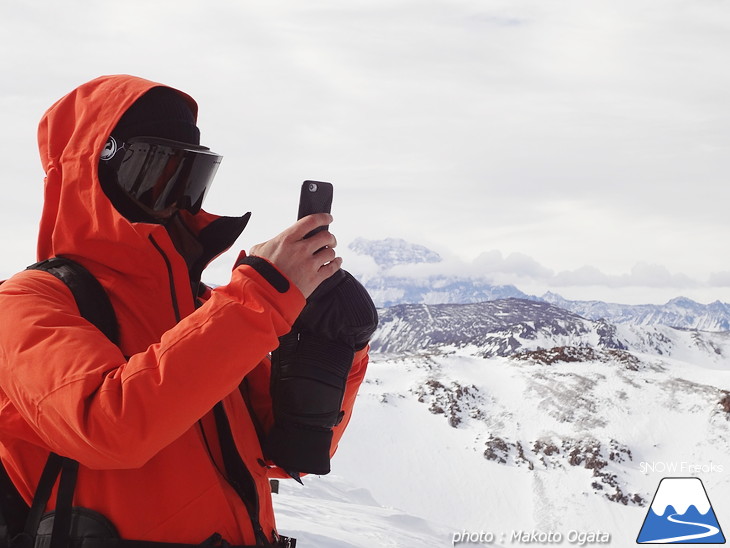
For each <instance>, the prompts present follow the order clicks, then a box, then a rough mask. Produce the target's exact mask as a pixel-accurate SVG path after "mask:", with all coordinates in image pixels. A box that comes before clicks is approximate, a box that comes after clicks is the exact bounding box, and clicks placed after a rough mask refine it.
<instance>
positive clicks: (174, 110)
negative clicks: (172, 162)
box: [99, 87, 200, 224]
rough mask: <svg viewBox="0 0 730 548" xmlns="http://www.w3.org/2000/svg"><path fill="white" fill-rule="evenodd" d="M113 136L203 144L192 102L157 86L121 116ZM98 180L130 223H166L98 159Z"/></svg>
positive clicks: (123, 140) (122, 140) (126, 138)
mask: <svg viewBox="0 0 730 548" xmlns="http://www.w3.org/2000/svg"><path fill="white" fill-rule="evenodd" d="M111 137H113V138H114V140H115V141H116V142H117V143H118V145H119V146H121V144H122V143H124V142H126V141H127V140H128V139H130V138H132V137H157V138H159V139H170V140H172V141H180V142H182V143H187V144H191V145H199V144H200V130H198V127H197V126H196V125H195V115H194V114H193V111H192V110H191V108H190V105H189V104H188V102H187V101H186V100H185V98H184V97H183V96H181V95H180V94H179V93H178V92H176V91H175V90H173V89H170V88H165V87H155V88H152V89H151V90H149V91H148V92H147V93H145V94H144V95H143V96H142V97H140V98H139V99H137V100H136V101H135V102H134V103H133V104H132V106H131V107H129V109H127V111H126V112H125V113H124V114H123V115H122V117H121V118H120V119H119V122H118V123H117V125H116V127H115V128H114V129H113V130H112V133H111ZM99 182H100V183H101V188H102V189H103V190H104V193H105V194H106V195H107V196H108V197H109V200H111V202H112V204H113V205H114V207H115V208H116V210H117V211H118V212H119V213H121V214H122V215H123V216H124V217H125V218H126V219H127V220H128V221H130V222H133V223H134V222H142V223H158V224H160V223H163V222H164V221H161V220H160V219H157V218H155V217H153V216H152V215H150V214H149V213H147V212H146V211H145V210H144V209H142V208H141V207H140V206H139V204H137V203H136V202H135V200H133V199H132V198H131V197H130V196H129V195H128V194H127V193H126V192H125V191H124V190H123V189H122V188H120V187H119V185H118V184H117V181H116V175H115V174H114V173H112V172H110V171H108V170H107V169H106V166H105V164H104V162H102V161H100V162H99Z"/></svg>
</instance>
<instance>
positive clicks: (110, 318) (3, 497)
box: [0, 257, 119, 548]
mask: <svg viewBox="0 0 730 548" xmlns="http://www.w3.org/2000/svg"><path fill="white" fill-rule="evenodd" d="M26 270H44V271H46V272H48V273H50V274H53V275H54V276H55V277H56V278H58V279H59V280H61V281H62V282H63V283H65V284H66V285H67V286H68V288H69V290H70V291H71V293H72V295H73V297H74V300H75V301H76V306H78V309H79V314H80V315H81V316H82V317H84V318H85V319H86V320H88V321H89V322H90V323H92V324H93V325H94V326H96V327H97V329H99V330H100V331H101V332H102V333H104V335H106V336H107V338H108V339H109V340H111V341H112V342H113V343H114V344H119V326H118V324H117V317H116V314H115V313H114V308H113V307H112V304H111V301H110V300H109V296H108V295H107V294H106V291H105V290H104V288H103V287H102V285H101V284H100V283H99V281H98V280H97V279H96V278H95V277H94V276H93V275H92V274H91V273H90V272H89V271H88V270H86V268H84V267H83V266H81V265H80V264H79V263H77V262H75V261H72V260H71V259H67V258H65V257H53V258H51V259H47V260H45V261H41V262H38V263H35V264H32V265H30V266H29V267H28V268H27V269H26ZM54 458H55V459H57V461H58V462H57V464H58V467H59V472H60V468H61V464H63V465H64V466H66V467H69V466H73V464H74V463H75V461H72V460H71V459H66V458H64V457H58V456H57V455H55V456H54V455H53V454H51V457H49V461H48V463H47V466H46V467H47V468H48V467H49V466H50V465H51V464H52V463H55V462H56V461H54V460H53V459H54ZM67 461H68V462H67ZM57 475H58V473H56V474H54V475H52V477H49V478H48V479H46V480H45V481H44V480H41V483H44V482H45V483H48V485H45V486H42V485H40V486H39V489H41V488H42V487H45V488H47V489H48V490H49V491H50V489H51V488H52V487H53V484H54V483H55V480H56V477H57ZM74 483H75V482H74ZM70 489H71V494H73V486H71V487H70ZM49 495H50V492H49ZM36 498H38V496H36ZM47 498H48V497H46V500H45V501H43V502H42V505H41V507H40V509H39V510H36V512H41V513H42V511H43V509H44V508H45V502H47ZM69 507H70V502H69ZM28 513H29V508H28V505H27V504H25V501H24V500H23V498H22V497H21V496H20V494H19V493H18V491H17V489H16V488H15V486H14V485H13V483H12V482H11V481H10V478H9V477H8V474H7V472H6V471H5V468H4V467H3V466H2V464H0V548H4V547H7V546H8V545H9V543H10V539H11V538H12V537H13V536H14V535H16V534H18V533H21V532H22V531H23V528H24V525H25V524H26V521H28V522H37V521H38V520H39V519H40V514H39V515H38V516H37V517H36V519H28ZM32 517H33V516H31V518H32ZM36 526H37V523H36Z"/></svg>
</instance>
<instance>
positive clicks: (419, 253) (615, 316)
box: [349, 238, 730, 331]
mask: <svg viewBox="0 0 730 548" xmlns="http://www.w3.org/2000/svg"><path fill="white" fill-rule="evenodd" d="M349 247H350V249H352V250H353V251H354V252H355V253H358V254H359V255H365V256H369V257H371V258H372V259H373V260H374V261H375V264H376V265H377V266H378V272H377V274H376V275H372V276H368V277H365V278H364V279H363V282H364V285H365V286H366V287H367V289H368V291H369V292H370V294H371V296H372V297H373V300H374V301H375V303H376V305H377V306H379V307H382V308H387V307H391V306H395V305H400V304H473V303H480V302H485V301H494V300H499V299H508V298H516V299H524V300H534V301H542V302H547V303H550V304H553V305H555V306H558V307H560V308H562V309H564V310H567V311H570V312H573V313H575V314H577V315H579V316H582V317H583V318H586V319H589V320H600V319H603V320H606V321H607V322H610V323H612V324H635V325H644V326H651V325H667V326H671V327H679V328H684V329H698V330H704V331H728V330H730V304H727V303H722V302H720V301H715V302H714V303H711V304H708V305H704V304H701V303H697V302H695V301H693V300H691V299H688V298H685V297H677V298H675V299H672V300H671V301H669V302H667V303H666V304H663V305H651V304H645V305H625V304H615V303H606V302H603V301H571V300H568V299H564V298H563V297H561V296H560V295H557V294H555V293H551V292H548V293H545V294H544V295H542V296H539V297H538V296H534V295H528V294H526V293H523V292H522V291H520V290H519V289H517V288H516V287H515V286H512V285H494V284H492V283H490V282H489V281H488V280H487V279H485V278H481V277H472V276H454V275H446V274H431V275H428V276H421V277H417V276H405V275H402V274H398V273H397V270H398V269H395V271H394V267H397V266H401V265H416V264H423V263H434V264H435V263H441V262H443V259H442V258H441V257H440V256H439V255H438V253H436V252H434V251H432V250H430V249H428V248H426V247H424V246H421V245H416V244H411V243H409V242H406V241H405V240H401V239H394V238H388V239H384V240H366V239H363V238H359V239H357V240H355V241H354V242H352V243H351V244H350V246H349ZM394 272H396V273H394Z"/></svg>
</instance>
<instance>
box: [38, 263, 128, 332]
mask: <svg viewBox="0 0 730 548" xmlns="http://www.w3.org/2000/svg"><path fill="white" fill-rule="evenodd" d="M26 270H44V271H46V272H48V273H49V274H53V275H54V276H55V277H56V278H58V279H59V280H61V281H62V282H63V283H65V284H66V285H67V286H68V288H69V289H70V290H71V293H72V294H73V296H74V299H75V300H76V305H77V306H78V307H79V313H80V314H81V316H82V317H84V318H86V319H87V320H88V321H89V322H91V323H92V324H94V325H95V326H96V327H97V328H98V329H99V331H101V332H102V333H104V335H106V336H107V338H108V339H109V340H110V341H112V342H113V343H114V344H119V325H118V324H117V317H116V315H115V314H114V308H113V307H112V303H111V301H110V300H109V296H108V295H107V294H106V291H105V290H104V288H103V287H102V285H101V284H100V283H99V280H97V279H96V278H95V277H94V275H93V274H91V272H89V271H88V270H86V268H84V267H83V266H81V265H80V264H79V263H77V262H76V261H72V260H71V259H67V258H65V257H52V258H50V259H46V260H45V261H41V262H39V263H35V264H33V265H30V266H29V267H28V268H27V269H26Z"/></svg>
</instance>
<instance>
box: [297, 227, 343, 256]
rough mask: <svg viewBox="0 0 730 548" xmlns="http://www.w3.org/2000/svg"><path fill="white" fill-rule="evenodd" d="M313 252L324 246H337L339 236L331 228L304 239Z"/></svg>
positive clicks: (303, 241)
mask: <svg viewBox="0 0 730 548" xmlns="http://www.w3.org/2000/svg"><path fill="white" fill-rule="evenodd" d="M302 243H305V244H306V245H307V247H308V249H311V252H312V253H316V252H317V251H319V250H320V249H322V248H323V247H332V248H334V247H337V238H335V236H334V234H332V233H331V232H330V231H329V230H322V231H320V232H317V233H316V234H313V235H312V236H310V237H309V238H306V239H304V240H302Z"/></svg>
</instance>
